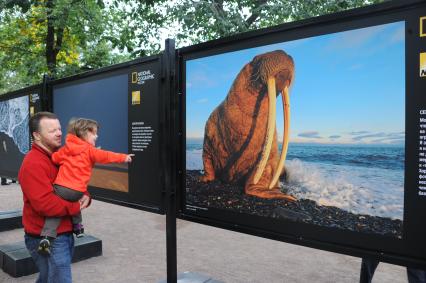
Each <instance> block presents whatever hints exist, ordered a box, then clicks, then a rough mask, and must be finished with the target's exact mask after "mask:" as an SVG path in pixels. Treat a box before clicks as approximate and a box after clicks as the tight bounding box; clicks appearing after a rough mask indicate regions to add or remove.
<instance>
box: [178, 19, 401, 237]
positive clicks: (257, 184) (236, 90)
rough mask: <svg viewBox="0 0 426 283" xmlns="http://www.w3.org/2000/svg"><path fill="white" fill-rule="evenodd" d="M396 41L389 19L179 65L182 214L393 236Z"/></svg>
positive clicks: (397, 222) (397, 219)
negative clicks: (221, 214)
mask: <svg viewBox="0 0 426 283" xmlns="http://www.w3.org/2000/svg"><path fill="white" fill-rule="evenodd" d="M404 34H405V25H404V23H403V22H396V23H390V24H385V25H378V26H372V27H368V28H361V29H354V30H350V31H345V32H339V33H333V34H328V35H321V36H316V37H310V38H305V39H298V40H293V41H287V42H282V43H275V44H271V45H265V46H260V47H255V48H250V49H244V50H239V51H233V52H228V53H222V54H218V55H212V56H208V57H202V58H196V59H191V60H187V61H186V65H185V70H186V82H185V83H186V85H185V99H186V195H185V202H186V209H189V210H192V211H196V210H202V211H204V212H205V211H209V210H223V211H232V212H237V213H241V214H248V215H257V216H261V217H268V218H275V219H282V220H283V221H294V222H302V223H308V224H313V225H320V226H324V227H331V228H336V229H344V230H349V231H354V232H362V233H373V234H380V235H383V236H388V237H392V238H397V239H401V238H402V234H403V212H404V162H405V71H404V70H405V67H404V66H405V47H404V46H405V35H404ZM390 78H391V79H390Z"/></svg>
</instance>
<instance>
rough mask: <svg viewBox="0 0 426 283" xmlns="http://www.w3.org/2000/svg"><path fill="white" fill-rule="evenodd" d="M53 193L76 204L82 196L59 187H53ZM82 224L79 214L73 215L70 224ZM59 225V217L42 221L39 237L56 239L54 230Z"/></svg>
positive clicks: (77, 192) (79, 193) (80, 193)
mask: <svg viewBox="0 0 426 283" xmlns="http://www.w3.org/2000/svg"><path fill="white" fill-rule="evenodd" d="M54 188H55V193H56V194H57V195H58V196H60V197H61V198H62V199H64V200H67V201H71V202H76V201H79V200H80V199H81V197H82V196H83V193H82V192H79V191H75V190H72V189H69V188H66V187H62V186H59V185H54ZM82 222H83V217H82V216H81V212H80V213H78V214H76V215H74V216H73V217H72V223H73V224H74V225H75V224H81V223H82ZM60 223H61V218H60V217H46V219H45V220H44V226H43V230H42V231H41V233H40V235H41V236H48V237H52V238H56V234H57V232H56V229H58V226H59V224H60Z"/></svg>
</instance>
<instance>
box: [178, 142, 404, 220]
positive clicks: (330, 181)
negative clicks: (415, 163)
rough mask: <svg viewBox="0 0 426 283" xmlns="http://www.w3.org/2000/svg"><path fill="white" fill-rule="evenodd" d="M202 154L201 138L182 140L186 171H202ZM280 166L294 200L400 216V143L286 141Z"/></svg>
mask: <svg viewBox="0 0 426 283" xmlns="http://www.w3.org/2000/svg"><path fill="white" fill-rule="evenodd" d="M280 150H281V145H280ZM202 153H203V140H202V139H187V145H186V169H187V170H203V161H202ZM285 167H286V170H287V173H288V179H287V182H286V183H285V184H282V186H283V187H285V188H288V193H289V194H291V195H294V196H295V197H297V198H298V199H310V200H313V201H315V202H317V203H318V204H319V205H324V206H335V207H338V208H341V209H344V210H346V211H349V212H352V213H356V214H368V215H371V216H381V217H387V218H392V219H400V220H402V218H403V210H404V207H403V203H404V146H401V145H322V144H298V143H290V145H289V148H288V154H287V159H286V166H285Z"/></svg>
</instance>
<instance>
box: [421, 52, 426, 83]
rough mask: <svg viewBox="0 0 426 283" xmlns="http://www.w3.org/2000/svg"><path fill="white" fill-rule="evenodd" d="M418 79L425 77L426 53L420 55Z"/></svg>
mask: <svg viewBox="0 0 426 283" xmlns="http://www.w3.org/2000/svg"><path fill="white" fill-rule="evenodd" d="M420 77H423V78H424V77H426V52H423V53H420Z"/></svg>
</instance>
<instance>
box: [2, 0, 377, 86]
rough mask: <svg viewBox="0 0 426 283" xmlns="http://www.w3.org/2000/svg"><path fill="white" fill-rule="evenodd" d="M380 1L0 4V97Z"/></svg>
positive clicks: (59, 0)
mask: <svg viewBox="0 0 426 283" xmlns="http://www.w3.org/2000/svg"><path fill="white" fill-rule="evenodd" d="M382 1H383V0H309V1H300V0H230V1H225V0H212V1H207V0H175V1H166V0H157V1H154V0H145V1H142V0H139V1H134V0H0V93H4V92H6V91H9V90H12V89H18V88H21V87H24V86H26V85H31V84H35V83H39V82H40V80H41V78H42V76H43V74H49V75H50V76H51V77H56V78H59V77H64V76H68V75H72V74H75V73H78V72H82V71H85V70H91V69H97V68H100V67H103V66H107V65H111V64H115V63H119V62H123V61H126V60H130V59H133V58H136V57H139V56H146V55H150V54H153V53H158V52H159V51H160V50H161V46H162V43H163V41H164V39H165V38H166V37H173V38H176V41H177V45H178V47H181V46H185V45H190V44H194V43H199V42H204V41H207V40H212V39H217V38H220V37H224V36H229V35H233V34H236V33H241V32H245V31H249V30H254V29H259V28H264V27H269V26H272V25H277V24H281V23H284V22H289V21H294V20H300V19H305V18H308V17H314V16H318V15H322V14H327V13H333V12H338V11H342V10H347V9H351V8H356V7H360V6H364V5H369V4H373V3H378V2H382Z"/></svg>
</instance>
